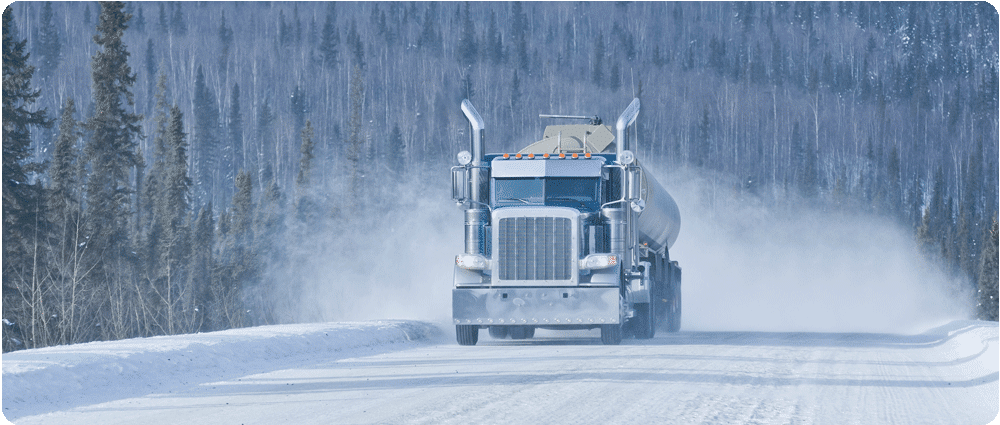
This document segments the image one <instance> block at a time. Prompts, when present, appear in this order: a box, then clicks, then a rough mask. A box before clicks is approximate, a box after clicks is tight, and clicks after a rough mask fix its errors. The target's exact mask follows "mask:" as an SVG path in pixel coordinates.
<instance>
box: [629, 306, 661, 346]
mask: <svg viewBox="0 0 1000 425" xmlns="http://www.w3.org/2000/svg"><path fill="white" fill-rule="evenodd" d="M655 310H656V303H655V302H651V303H638V304H636V305H635V317H634V318H632V321H631V323H632V333H633V334H634V335H635V337H636V338H637V339H650V338H652V337H653V335H656V315H655V314H654V313H655Z"/></svg>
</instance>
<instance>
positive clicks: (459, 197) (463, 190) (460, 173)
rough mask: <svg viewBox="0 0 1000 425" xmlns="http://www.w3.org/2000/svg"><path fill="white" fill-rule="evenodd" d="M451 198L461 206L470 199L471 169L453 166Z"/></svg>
mask: <svg viewBox="0 0 1000 425" xmlns="http://www.w3.org/2000/svg"><path fill="white" fill-rule="evenodd" d="M451 199H452V200H454V201H455V203H457V204H458V205H459V206H461V205H462V204H464V203H466V202H467V201H468V200H469V169H468V168H465V167H461V166H459V167H451Z"/></svg>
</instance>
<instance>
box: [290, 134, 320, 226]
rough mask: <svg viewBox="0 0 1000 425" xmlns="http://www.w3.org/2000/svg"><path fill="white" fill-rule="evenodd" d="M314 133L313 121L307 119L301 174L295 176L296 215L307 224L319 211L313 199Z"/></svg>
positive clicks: (300, 160) (300, 164)
mask: <svg viewBox="0 0 1000 425" xmlns="http://www.w3.org/2000/svg"><path fill="white" fill-rule="evenodd" d="M314 135H315V131H314V130H313V127H312V122H311V121H306V125H305V127H304V128H303V129H302V147H301V149H300V153H301V154H302V156H301V157H300V159H299V174H298V176H297V177H296V178H295V188H296V192H297V195H298V198H297V199H296V201H295V210H296V216H297V217H298V219H299V221H300V222H302V223H306V224H312V223H313V221H314V219H315V218H316V213H317V205H316V200H315V199H313V194H312V185H313V179H312V173H313V172H312V169H313V160H314V159H315V158H316V155H315V154H314V152H313V151H314V150H315V144H314V143H313V136H314Z"/></svg>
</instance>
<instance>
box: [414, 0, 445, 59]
mask: <svg viewBox="0 0 1000 425" xmlns="http://www.w3.org/2000/svg"><path fill="white" fill-rule="evenodd" d="M436 20H437V3H430V4H428V5H427V11H426V12H425V13H424V24H423V27H422V29H421V30H420V37H418V38H417V47H419V48H421V49H423V50H425V51H427V52H428V53H430V54H431V56H433V57H440V56H441V50H442V49H443V47H442V40H441V38H442V37H441V34H440V33H439V32H438V31H437V30H436V29H435V23H436Z"/></svg>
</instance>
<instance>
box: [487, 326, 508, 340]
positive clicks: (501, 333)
mask: <svg viewBox="0 0 1000 425" xmlns="http://www.w3.org/2000/svg"><path fill="white" fill-rule="evenodd" d="M507 333H508V332H507V327H506V326H490V337H492V338H493V339H504V338H507Z"/></svg>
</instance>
